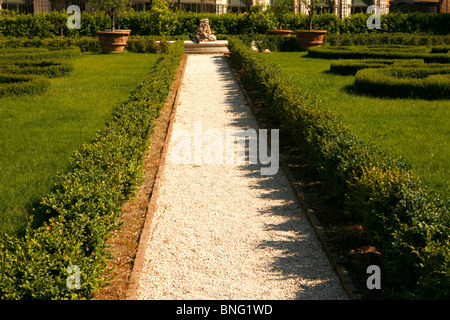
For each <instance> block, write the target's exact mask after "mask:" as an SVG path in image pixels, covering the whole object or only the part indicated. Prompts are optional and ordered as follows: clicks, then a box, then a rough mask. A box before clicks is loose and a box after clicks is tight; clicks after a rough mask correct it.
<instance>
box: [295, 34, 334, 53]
mask: <svg viewBox="0 0 450 320" xmlns="http://www.w3.org/2000/svg"><path fill="white" fill-rule="evenodd" d="M294 32H295V35H296V37H297V42H298V44H299V45H300V48H301V49H303V50H308V48H309V47H320V46H321V45H322V44H323V38H324V37H325V34H326V33H327V30H299V31H294Z"/></svg>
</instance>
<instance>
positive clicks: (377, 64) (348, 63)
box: [330, 59, 423, 75]
mask: <svg viewBox="0 0 450 320" xmlns="http://www.w3.org/2000/svg"><path fill="white" fill-rule="evenodd" d="M394 62H396V60H386V59H365V60H352V59H349V60H335V61H332V62H331V64H330V72H332V73H335V74H340V75H349V74H351V75H354V74H355V73H356V72H357V71H358V70H362V69H367V68H385V67H387V66H390V65H392V64H394ZM422 63H423V60H422Z"/></svg>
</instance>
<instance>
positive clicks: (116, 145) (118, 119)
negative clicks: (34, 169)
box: [0, 42, 184, 299]
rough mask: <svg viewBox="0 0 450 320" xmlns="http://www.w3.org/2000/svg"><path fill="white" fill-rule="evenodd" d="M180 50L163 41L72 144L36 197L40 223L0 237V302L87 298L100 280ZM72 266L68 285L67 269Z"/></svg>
mask: <svg viewBox="0 0 450 320" xmlns="http://www.w3.org/2000/svg"><path fill="white" fill-rule="evenodd" d="M183 54H184V48H183V44H182V43H181V42H178V43H176V44H175V45H173V46H170V48H168V50H167V54H166V55H163V56H161V59H160V60H159V62H158V63H157V64H156V66H155V67H154V68H153V69H152V70H151V71H150V73H149V74H148V76H146V77H145V78H144V79H143V80H142V82H141V84H140V85H139V86H138V88H137V89H136V90H134V91H133V93H132V94H131V96H130V98H129V99H128V100H127V101H126V102H124V103H123V104H122V105H120V106H118V107H117V108H116V109H115V111H114V114H113V119H112V120H111V122H109V123H108V124H107V125H106V127H105V128H104V129H103V130H102V131H100V132H99V133H98V135H97V137H96V139H95V140H94V141H93V142H92V143H89V144H85V145H83V146H82V147H80V149H79V150H77V152H75V154H74V156H73V163H72V165H71V167H70V168H69V171H68V172H67V173H66V174H64V175H62V176H61V177H60V178H59V182H58V184H57V185H56V186H55V189H54V191H53V192H51V193H50V194H48V195H46V196H44V197H43V199H42V210H43V212H45V213H46V218H47V219H46V221H45V222H44V223H42V224H41V226H39V227H36V228H32V227H31V226H32V225H31V222H30V226H29V227H28V228H27V229H26V233H25V235H24V236H23V237H20V236H11V235H3V237H2V238H1V240H2V241H1V242H0V266H1V268H0V296H1V297H2V299H90V298H92V297H93V291H94V290H95V289H97V288H98V287H99V286H100V285H101V284H102V283H103V282H104V281H105V279H103V278H102V277H101V274H102V273H103V272H104V271H105V265H106V261H107V259H108V257H109V255H108V253H107V251H106V240H107V238H108V237H109V234H110V232H111V230H112V228H113V227H114V226H117V218H118V216H119V215H120V208H121V205H122V204H123V202H124V201H125V200H126V199H127V198H128V197H129V196H130V195H131V194H132V193H133V192H134V190H135V188H136V185H137V183H138V182H139V177H140V175H141V170H140V169H141V166H142V158H143V155H144V153H145V150H146V148H147V147H148V137H149V134H150V133H151V130H152V125H153V120H154V119H155V118H156V117H157V116H158V112H159V109H160V108H161V107H162V105H163V104H164V103H165V100H166V98H167V96H168V93H169V91H170V86H171V83H172V81H173V79H174V77H175V74H176V69H177V67H178V65H179V62H180V60H181V57H182V56H183ZM71 265H76V266H78V268H79V272H80V274H79V275H80V277H81V284H80V287H79V288H75V289H71V288H70V287H69V286H68V285H67V281H68V280H70V278H69V276H70V274H68V272H67V268H68V266H71Z"/></svg>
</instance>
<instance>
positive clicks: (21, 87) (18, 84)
mask: <svg viewBox="0 0 450 320" xmlns="http://www.w3.org/2000/svg"><path fill="white" fill-rule="evenodd" d="M2 72H3V70H2ZM49 87H50V82H49V81H48V80H47V79H43V78H38V77H34V76H27V75H12V74H7V73H3V74H1V73H0V97H3V96H12V95H22V94H41V93H44V92H45V91H47V89H48V88H49Z"/></svg>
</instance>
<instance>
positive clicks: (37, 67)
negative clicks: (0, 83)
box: [0, 60, 73, 78]
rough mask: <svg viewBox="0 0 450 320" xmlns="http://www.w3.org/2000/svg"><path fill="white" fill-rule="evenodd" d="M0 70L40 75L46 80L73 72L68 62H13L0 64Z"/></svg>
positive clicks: (10, 72)
mask: <svg viewBox="0 0 450 320" xmlns="http://www.w3.org/2000/svg"><path fill="white" fill-rule="evenodd" d="M0 68H1V70H2V72H4V73H9V74H29V75H41V76H45V77H47V78H56V77H63V76H65V75H68V74H70V73H71V72H72V71H73V65H72V64H71V63H70V62H67V61H53V60H33V61H14V62H12V63H7V64H3V63H1V62H0Z"/></svg>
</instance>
